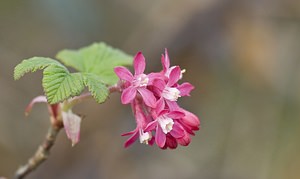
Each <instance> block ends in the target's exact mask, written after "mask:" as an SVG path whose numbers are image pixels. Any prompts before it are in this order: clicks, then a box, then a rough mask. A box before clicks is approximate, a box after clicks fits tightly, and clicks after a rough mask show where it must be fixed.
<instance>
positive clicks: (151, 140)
mask: <svg viewBox="0 0 300 179" xmlns="http://www.w3.org/2000/svg"><path fill="white" fill-rule="evenodd" d="M154 142H155V137H152V138H151V139H150V140H149V141H148V144H149V145H151V146H152V145H153V144H154Z"/></svg>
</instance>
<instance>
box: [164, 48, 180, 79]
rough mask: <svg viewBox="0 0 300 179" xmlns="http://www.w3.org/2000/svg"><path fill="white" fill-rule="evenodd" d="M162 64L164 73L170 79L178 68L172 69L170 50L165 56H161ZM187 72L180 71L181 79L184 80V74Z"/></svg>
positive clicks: (166, 50) (166, 51)
mask: <svg viewBox="0 0 300 179" xmlns="http://www.w3.org/2000/svg"><path fill="white" fill-rule="evenodd" d="M161 63H162V66H163V70H162V73H163V75H164V76H165V77H167V78H170V76H171V75H170V73H171V71H172V70H173V69H174V68H176V66H172V67H170V58H169V54H168V49H165V55H161ZM184 72H185V70H182V71H180V75H179V79H181V78H182V76H183V75H182V74H183V73H184Z"/></svg>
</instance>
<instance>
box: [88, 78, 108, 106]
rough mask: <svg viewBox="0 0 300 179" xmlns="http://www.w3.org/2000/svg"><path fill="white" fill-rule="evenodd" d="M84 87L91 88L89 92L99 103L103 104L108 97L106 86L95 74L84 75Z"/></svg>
mask: <svg viewBox="0 0 300 179" xmlns="http://www.w3.org/2000/svg"><path fill="white" fill-rule="evenodd" d="M83 79H84V85H85V86H87V87H88V88H89V91H90V92H91V94H92V96H93V97H94V98H95V100H96V101H97V102H98V103H103V102H104V101H105V100H106V99H107V97H108V95H109V91H108V88H107V87H106V85H105V84H104V83H103V82H102V81H100V78H99V77H98V76H96V75H94V74H90V73H87V74H84V76H83Z"/></svg>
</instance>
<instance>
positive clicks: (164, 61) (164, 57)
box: [161, 49, 170, 72]
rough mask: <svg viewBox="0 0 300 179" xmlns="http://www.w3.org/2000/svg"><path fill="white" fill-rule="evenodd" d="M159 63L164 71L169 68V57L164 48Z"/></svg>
mask: <svg viewBox="0 0 300 179" xmlns="http://www.w3.org/2000/svg"><path fill="white" fill-rule="evenodd" d="M161 64H162V66H163V69H164V71H165V72H166V71H167V70H168V69H169V68H170V59H169V55H168V50H167V49H165V55H161Z"/></svg>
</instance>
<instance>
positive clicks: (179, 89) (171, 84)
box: [153, 66, 194, 101]
mask: <svg viewBox="0 0 300 179" xmlns="http://www.w3.org/2000/svg"><path fill="white" fill-rule="evenodd" d="M180 74H181V71H180V68H179V67H178V66H176V67H175V68H173V69H172V70H171V72H170V77H169V80H168V81H167V82H165V81H164V80H161V79H157V80H154V82H153V86H154V87H155V88H157V89H156V93H158V96H160V97H161V98H163V99H165V100H167V101H177V99H178V98H179V97H182V96H189V95H190V92H191V91H192V90H193V89H194V86H193V85H191V84H190V83H183V84H181V85H179V84H178V83H177V82H178V80H179V79H180Z"/></svg>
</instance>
